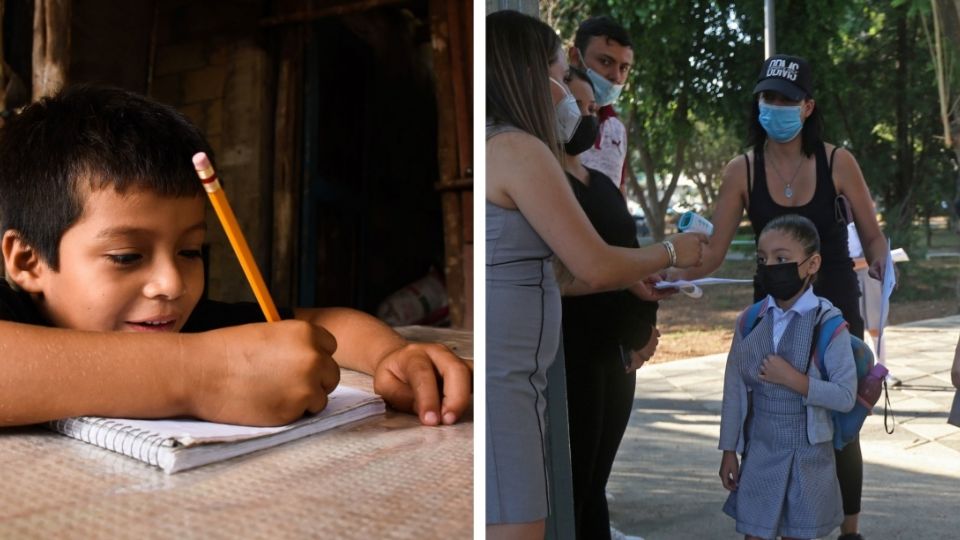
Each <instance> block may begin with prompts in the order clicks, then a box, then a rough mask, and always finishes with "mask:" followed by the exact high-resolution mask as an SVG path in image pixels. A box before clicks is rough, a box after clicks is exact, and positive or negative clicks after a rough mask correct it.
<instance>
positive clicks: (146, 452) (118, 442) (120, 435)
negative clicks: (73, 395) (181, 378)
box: [50, 416, 170, 467]
mask: <svg viewBox="0 0 960 540" xmlns="http://www.w3.org/2000/svg"><path fill="white" fill-rule="evenodd" d="M50 425H51V427H52V428H53V429H54V430H56V431H59V432H60V433H62V434H64V435H66V436H68V437H72V438H74V439H78V440H81V441H83V442H85V443H89V444H93V445H96V446H99V447H101V448H106V449H107V450H112V451H114V452H117V453H119V454H123V455H125V456H130V457H132V458H134V459H139V460H141V461H145V462H147V463H149V464H151V465H153V466H155V467H159V466H160V461H159V454H160V448H161V447H163V446H165V445H166V446H170V443H169V441H168V440H167V439H164V438H163V437H160V436H158V435H157V434H154V433H150V432H149V431H146V430H142V429H138V428H135V427H133V426H125V425H123V424H121V423H120V422H116V421H114V420H111V419H110V418H90V417H85V416H81V417H77V418H65V419H63V420H56V421H53V422H50Z"/></svg>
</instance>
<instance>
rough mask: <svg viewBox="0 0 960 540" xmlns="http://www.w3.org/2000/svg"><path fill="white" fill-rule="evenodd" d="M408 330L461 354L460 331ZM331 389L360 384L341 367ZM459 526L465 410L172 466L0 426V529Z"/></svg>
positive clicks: (321, 531)
mask: <svg viewBox="0 0 960 540" xmlns="http://www.w3.org/2000/svg"><path fill="white" fill-rule="evenodd" d="M400 330H401V332H402V333H405V334H407V333H408V332H407V331H406V329H400ZM413 330H414V331H415V332H420V334H418V335H419V337H421V338H427V339H429V338H430V336H433V339H438V340H440V341H446V342H448V343H450V344H453V345H454V346H456V347H457V349H458V354H460V355H461V356H464V357H472V356H473V353H472V351H473V348H472V336H470V334H469V333H466V334H464V333H457V332H452V331H444V330H437V329H430V330H417V329H413ZM424 332H426V333H427V335H423V333H424ZM343 384H347V385H350V386H356V387H359V388H364V389H367V390H370V389H371V387H372V382H371V379H370V377H368V376H366V375H362V374H358V373H353V372H344V374H343ZM472 534H473V422H472V414H468V416H467V417H466V418H465V421H463V422H461V423H458V424H456V425H454V426H444V427H434V428H430V427H423V426H421V425H420V424H419V421H418V420H417V418H416V417H415V416H413V415H408V414H401V413H396V412H388V413H387V414H386V416H385V417H379V418H374V419H370V420H366V421H363V422H360V423H358V424H353V425H350V426H345V427H343V428H340V429H337V430H334V431H331V432H327V433H322V434H319V435H315V436H312V437H308V438H306V439H301V440H299V441H294V442H291V443H288V444H285V445H282V446H278V447H275V448H271V449H268V450H265V451H261V452H258V453H256V454H251V455H248V456H244V457H240V458H236V459H233V460H229V461H226V462H222V463H217V464H213V465H208V466H205V467H200V468H199V469H194V470H191V471H185V472H182V473H178V474H174V475H166V474H164V473H163V472H161V471H160V470H159V469H155V468H153V467H150V466H147V465H144V464H141V463H140V462H138V461H135V460H133V459H130V458H127V457H124V456H121V455H119V454H114V453H112V452H109V451H106V450H102V449H100V448H96V447H94V446H91V445H88V444H85V443H82V442H79V441H75V440H73V439H69V438H66V437H63V436H60V435H57V434H55V433H53V432H50V431H47V430H45V429H43V428H38V427H25V428H14V429H2V430H0V538H138V539H141V538H229V539H236V538H331V539H332V538H364V539H373V538H377V539H379V538H418V539H419V538H470V537H471V536H472Z"/></svg>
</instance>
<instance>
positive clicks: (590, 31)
mask: <svg viewBox="0 0 960 540" xmlns="http://www.w3.org/2000/svg"><path fill="white" fill-rule="evenodd" d="M592 37H606V38H608V39H612V40H614V41H616V42H617V43H619V44H620V45H623V46H624V47H630V48H633V43H631V42H630V34H628V33H627V29H626V28H624V27H623V26H621V25H620V23H618V22H617V21H615V20H613V19H611V18H610V17H608V16H606V15H600V16H597V17H590V18H589V19H587V20H585V21H583V22H582V23H580V26H579V27H578V28H577V34H576V35H575V36H574V38H573V46H574V47H576V48H577V50H579V51H580V52H581V53H586V52H587V44H588V43H590V38H592Z"/></svg>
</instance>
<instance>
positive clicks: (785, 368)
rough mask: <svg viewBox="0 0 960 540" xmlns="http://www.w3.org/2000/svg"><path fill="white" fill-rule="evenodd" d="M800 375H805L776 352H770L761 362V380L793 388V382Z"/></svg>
mask: <svg viewBox="0 0 960 540" xmlns="http://www.w3.org/2000/svg"><path fill="white" fill-rule="evenodd" d="M798 375H799V376H801V377H802V376H803V374H802V373H800V372H799V371H797V370H796V369H794V367H793V366H791V365H790V363H789V362H787V361H786V360H784V359H783V358H782V357H780V356H777V355H775V354H768V355H767V358H766V359H764V361H763V363H762V364H760V380H762V381H767V382H771V383H775V384H782V385H784V386H789V387H791V388H793V383H795V382H796V378H797V376H798Z"/></svg>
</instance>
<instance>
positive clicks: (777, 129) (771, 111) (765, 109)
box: [760, 99, 803, 143]
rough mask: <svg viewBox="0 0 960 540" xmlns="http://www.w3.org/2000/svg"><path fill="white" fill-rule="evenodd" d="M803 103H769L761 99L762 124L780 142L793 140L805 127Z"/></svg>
mask: <svg viewBox="0 0 960 540" xmlns="http://www.w3.org/2000/svg"><path fill="white" fill-rule="evenodd" d="M801 107H802V106H801V105H768V104H767V103H764V101H763V100H762V99H761V100H760V125H761V126H763V129H764V131H766V132H767V135H769V136H770V138H771V139H773V140H775V141H777V142H778V143H785V142H789V141H792V140H793V139H794V138H796V136H797V135H799V134H800V130H802V129H803V120H802V119H801V118H800V109H801Z"/></svg>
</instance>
